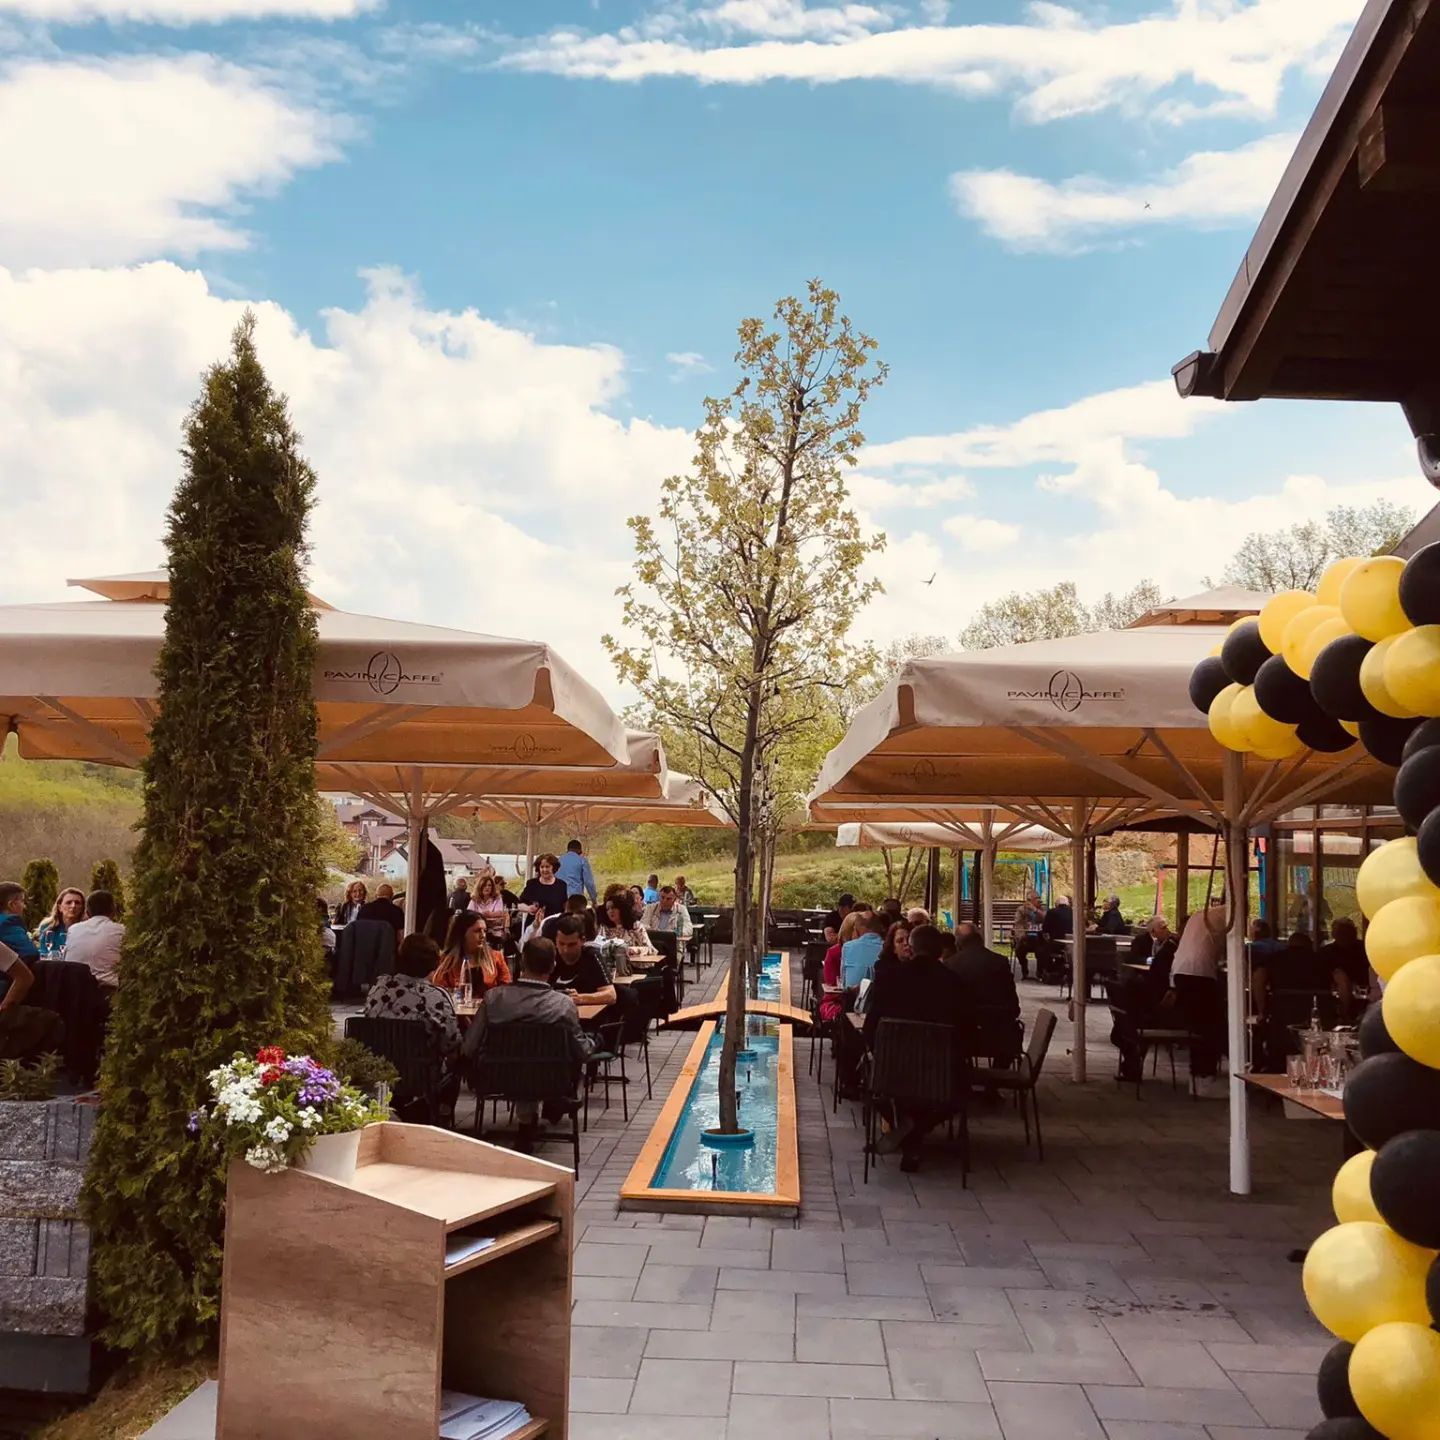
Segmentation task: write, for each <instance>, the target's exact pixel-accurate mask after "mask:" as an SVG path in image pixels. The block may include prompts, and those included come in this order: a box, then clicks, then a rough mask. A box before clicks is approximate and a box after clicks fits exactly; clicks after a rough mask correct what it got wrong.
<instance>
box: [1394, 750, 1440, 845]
mask: <svg viewBox="0 0 1440 1440" xmlns="http://www.w3.org/2000/svg"><path fill="white" fill-rule="evenodd" d="M1395 808H1396V809H1397V810H1398V811H1399V812H1400V818H1401V819H1402V820H1404V822H1405V823H1406V824H1407V825H1408V826H1409V827H1410V828H1411V829H1412V830H1418V829H1419V828H1420V827H1421V826H1422V825H1423V824H1424V823H1425V819H1426V816H1428V815H1429V814H1430V812H1431V811H1432V810H1434V809H1437V808H1440V745H1427V746H1426V747H1425V749H1423V750H1413V751H1411V753H1410V755H1409V756H1408V757H1407V758H1405V759H1404V760H1402V761H1401V763H1400V770H1399V773H1398V774H1397V775H1396V776H1395Z"/></svg>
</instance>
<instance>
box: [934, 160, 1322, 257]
mask: <svg viewBox="0 0 1440 1440" xmlns="http://www.w3.org/2000/svg"><path fill="white" fill-rule="evenodd" d="M1296 138H1297V137H1296V136H1295V135H1293V134H1283V135H1266V136H1264V137H1262V138H1261V139H1259V140H1254V141H1252V142H1251V143H1250V144H1248V145H1242V146H1241V147H1240V148H1239V149H1237V150H1205V151H1200V152H1199V153H1197V154H1194V155H1190V156H1187V157H1186V159H1184V160H1182V161H1181V162H1180V164H1179V165H1177V166H1175V167H1174V168H1173V169H1171V170H1167V171H1165V172H1164V173H1162V174H1160V175H1157V176H1155V177H1154V178H1153V179H1150V180H1143V181H1137V182H1132V183H1130V184H1119V183H1116V182H1115V181H1111V180H1105V179H1102V178H1100V177H1098V176H1094V175H1078V176H1075V177H1073V178H1072V179H1069V180H1063V181H1061V182H1060V183H1059V184H1053V183H1051V182H1050V181H1048V180H1041V179H1037V178H1036V177H1035V176H1032V175H1017V174H1016V173H1015V172H1014V171H1013V170H964V171H961V172H959V173H958V174H955V175H952V176H951V177H950V193H951V195H952V197H953V198H954V201H955V204H956V206H957V207H958V209H959V210H960V212H961V213H962V214H964V215H968V216H969V217H971V218H972V219H974V220H977V221H979V223H980V226H981V228H982V229H984V230H985V231H986V232H987V233H988V234H990V235H993V236H994V237H995V238H996V239H997V240H999V241H1001V242H1002V243H1004V244H1005V245H1007V246H1009V247H1010V248H1011V249H1014V250H1048V251H1057V252H1062V253H1074V252H1076V251H1079V250H1084V249H1087V248H1089V247H1091V246H1092V245H1093V244H1094V243H1095V242H1096V241H1098V240H1100V239H1103V238H1105V237H1109V236H1114V235H1122V234H1126V233H1132V232H1135V231H1138V230H1139V229H1140V228H1141V227H1144V226H1147V225H1174V224H1185V225H1190V226H1192V227H1196V228H1200V229H1210V228H1213V227H1217V226H1223V225H1231V224H1236V223H1239V222H1244V221H1249V220H1253V219H1254V218H1255V217H1256V216H1257V215H1259V214H1260V212H1261V211H1262V210H1264V208H1265V206H1266V204H1267V203H1268V202H1269V199H1270V196H1271V195H1272V194H1273V193H1274V191H1275V186H1276V183H1277V182H1278V180H1279V179H1280V175H1281V172H1282V171H1283V170H1284V169H1285V164H1286V162H1287V161H1288V160H1289V158H1290V155H1291V153H1292V152H1293V151H1294V149H1295V141H1296Z"/></svg>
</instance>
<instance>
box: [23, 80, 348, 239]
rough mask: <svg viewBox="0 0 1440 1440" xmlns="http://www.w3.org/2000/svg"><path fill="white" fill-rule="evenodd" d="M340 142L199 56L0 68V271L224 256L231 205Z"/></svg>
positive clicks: (239, 234) (300, 109) (306, 110)
mask: <svg viewBox="0 0 1440 1440" xmlns="http://www.w3.org/2000/svg"><path fill="white" fill-rule="evenodd" d="M346 133H347V126H346V125H345V123H344V122H343V121H341V120H340V119H338V118H337V117H336V116H334V115H332V114H330V113H329V112H327V111H325V110H323V109H320V108H317V107H314V106H308V105H303V104H299V103H297V102H295V101H294V100H292V99H290V98H289V97H288V96H287V95H286V94H284V93H282V92H281V91H280V90H279V89H278V88H276V87H274V86H272V85H270V84H269V83H267V82H266V81H265V80H263V79H262V78H261V77H259V76H257V75H256V74H254V73H252V72H251V71H248V70H244V69H241V68H239V67H237V66H234V65H229V64H226V63H224V62H222V61H219V60H216V59H214V58H213V57H210V56H205V55H192V56H186V57H178V58H160V57H154V56H150V57H140V58H116V59H109V60H96V61H83V62H82V61H75V60H64V61H56V62H50V61H43V60H26V61H21V62H19V63H16V64H13V65H10V66H8V67H5V68H3V69H0V263H6V264H11V265H52V266H64V265H77V264H112V263H123V262H125V261H129V260H137V259H143V258H150V257H153V256H157V255H185V256H188V255H194V254H198V253H200V252H202V251H207V250H234V249H238V248H241V247H243V246H245V245H246V244H247V243H248V239H247V236H246V233H245V231H244V230H243V228H241V227H240V226H239V225H238V224H237V219H236V217H237V214H238V212H239V210H240V207H241V204H242V202H243V200H244V198H245V197H247V196H251V195H255V194H263V193H267V192H269V191H272V190H273V189H275V188H276V187H277V186H279V185H281V184H283V183H284V182H285V181H286V180H288V179H289V178H290V177H291V176H292V175H294V174H295V172H296V171H297V170H301V169H304V168H307V167H310V166H315V165H320V164H323V163H325V162H326V161H329V160H333V159H335V158H336V157H337V156H338V155H339V153H340V150H339V146H340V142H341V140H342V139H343V138H344V136H345V134H346Z"/></svg>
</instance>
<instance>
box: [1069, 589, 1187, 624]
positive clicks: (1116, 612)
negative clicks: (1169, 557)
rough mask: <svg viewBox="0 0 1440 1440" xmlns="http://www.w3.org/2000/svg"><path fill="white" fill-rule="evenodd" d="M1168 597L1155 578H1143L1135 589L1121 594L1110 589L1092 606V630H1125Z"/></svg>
mask: <svg viewBox="0 0 1440 1440" xmlns="http://www.w3.org/2000/svg"><path fill="white" fill-rule="evenodd" d="M1167 598H1168V597H1167V596H1166V595H1164V594H1163V593H1162V592H1161V589H1160V587H1159V586H1158V585H1157V584H1156V583H1155V582H1154V581H1153V580H1142V581H1141V582H1140V583H1139V584H1138V585H1137V586H1135V588H1134V589H1133V590H1127V591H1125V592H1124V593H1123V594H1121V595H1112V594H1111V593H1110V592H1109V591H1106V593H1105V594H1104V595H1103V596H1101V598H1100V600H1099V602H1098V603H1097V604H1095V605H1094V606H1092V607H1091V610H1090V624H1089V626H1088V627H1087V628H1089V629H1091V630H1123V629H1124V628H1125V627H1126V626H1127V625H1133V624H1134V623H1135V621H1137V620H1138V619H1139V618H1140V617H1141V616H1142V615H1145V614H1148V613H1149V612H1150V611H1151V610H1153V609H1155V607H1156V606H1157V605H1163V604H1164V603H1165V601H1166V599H1167Z"/></svg>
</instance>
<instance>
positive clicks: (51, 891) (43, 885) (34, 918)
mask: <svg viewBox="0 0 1440 1440" xmlns="http://www.w3.org/2000/svg"><path fill="white" fill-rule="evenodd" d="M20 883H21V884H22V885H23V886H24V887H25V928H26V929H27V930H34V929H35V928H36V927H37V926H38V925H39V924H40V922H41V921H42V920H43V919H44V918H45V917H46V916H47V915H48V914H49V913H50V912H51V911H52V910H53V909H54V908H55V897H56V896H57V895H58V894H59V893H60V872H59V871H58V870H57V869H56V868H55V862H54V861H53V860H32V861H31V862H30V863H29V864H28V865H27V866H26V867H25V873H24V874H23V875H21V877H20Z"/></svg>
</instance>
